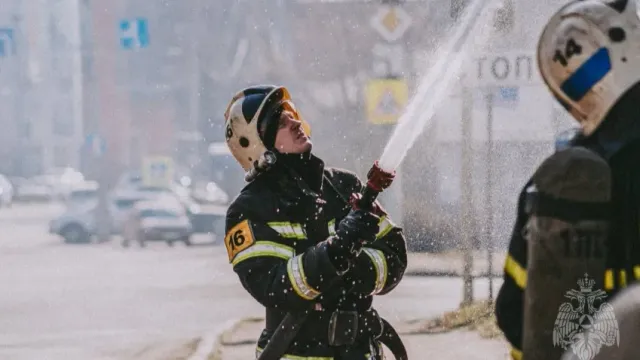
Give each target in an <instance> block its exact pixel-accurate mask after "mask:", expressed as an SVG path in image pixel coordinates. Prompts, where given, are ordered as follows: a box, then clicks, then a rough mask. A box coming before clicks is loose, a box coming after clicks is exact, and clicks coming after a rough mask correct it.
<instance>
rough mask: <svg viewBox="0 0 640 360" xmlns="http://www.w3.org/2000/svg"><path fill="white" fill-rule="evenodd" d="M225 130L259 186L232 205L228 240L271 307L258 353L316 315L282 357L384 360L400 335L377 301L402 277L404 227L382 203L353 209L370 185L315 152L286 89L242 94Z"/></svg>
mask: <svg viewBox="0 0 640 360" xmlns="http://www.w3.org/2000/svg"><path fill="white" fill-rule="evenodd" d="M225 132H226V134H225V135H226V141H227V145H228V146H229V149H230V150H231V152H232V153H233V155H234V157H235V158H236V160H237V161H238V162H239V163H240V165H241V166H242V167H243V169H244V170H245V171H246V174H247V175H246V177H245V179H246V180H247V181H248V182H249V183H248V184H247V185H246V186H245V188H244V189H243V190H242V191H241V192H240V194H239V195H238V196H237V197H236V198H235V199H234V201H233V202H232V204H231V205H230V206H229V209H228V211H227V219H226V237H225V246H226V248H227V252H228V255H229V261H230V263H231V264H232V265H233V269H234V271H235V272H236V273H237V274H238V276H239V278H240V281H241V283H242V285H243V286H244V288H245V289H246V290H247V291H248V292H249V294H251V296H253V298H255V300H256V301H258V302H259V303H260V304H262V305H263V306H264V307H265V308H266V309H265V312H266V326H265V329H264V330H263V332H262V334H261V335H260V338H259V340H258V344H257V349H256V354H257V355H256V356H257V357H258V356H259V355H260V353H261V352H262V351H263V349H264V348H265V346H266V345H267V343H268V342H269V341H281V339H273V338H272V335H273V334H274V331H275V330H276V329H277V328H278V326H279V325H280V323H281V322H282V320H283V318H284V317H285V315H286V314H287V313H289V312H294V313H295V312H308V315H307V319H306V321H305V323H304V324H303V325H302V327H301V328H300V330H299V331H298V333H297V334H296V335H295V338H294V339H293V341H291V343H290V345H289V346H287V351H286V353H285V354H283V355H282V358H295V359H336V360H338V359H340V360H352V359H354V360H355V359H362V360H365V359H374V360H377V359H382V358H383V355H382V347H381V346H380V343H381V341H383V339H387V340H388V339H391V340H390V341H392V342H396V343H398V342H400V339H399V338H398V337H397V333H395V331H394V330H393V328H391V327H390V325H389V324H388V323H387V322H386V321H384V320H383V319H382V318H381V317H380V316H379V315H378V313H377V312H376V310H375V309H373V308H372V307H371V304H372V300H373V296H374V295H384V294H387V293H389V292H390V291H391V290H393V289H394V288H395V287H396V286H397V285H398V283H399V282H400V281H401V280H402V277H403V274H404V271H405V269H406V266H407V253H406V245H405V239H404V235H403V233H402V230H401V229H400V228H399V227H397V226H396V225H394V223H393V222H392V221H391V219H389V217H388V216H387V215H386V214H385V213H384V210H383V209H382V208H381V207H380V205H379V204H378V203H376V204H375V205H376V206H375V207H374V209H375V210H372V211H366V210H361V209H353V208H352V207H351V206H350V204H349V199H350V197H351V196H352V194H355V193H359V192H360V191H361V189H362V188H363V184H362V183H361V182H360V180H359V179H358V178H357V176H356V175H355V174H353V173H351V172H348V171H345V170H340V169H336V168H330V167H325V165H324V163H323V161H322V160H321V159H319V158H318V157H316V156H315V155H313V154H312V153H311V148H312V142H311V140H310V129H309V126H308V124H307V123H306V122H305V121H304V120H303V119H302V118H301V117H300V114H299V113H298V111H297V110H296V108H295V106H294V104H293V102H292V100H291V96H290V94H289V91H288V90H287V89H286V88H284V87H279V86H267V85H265V86H253V87H249V88H246V89H244V90H242V91H240V92H239V93H238V94H236V95H235V96H234V97H233V99H232V100H231V102H230V103H229V105H228V107H227V110H226V111H225ZM238 310H239V311H241V309H238ZM400 343H401V342H400ZM385 344H386V343H385ZM392 347H393V344H392ZM390 348H391V347H390ZM287 356H289V357H287Z"/></svg>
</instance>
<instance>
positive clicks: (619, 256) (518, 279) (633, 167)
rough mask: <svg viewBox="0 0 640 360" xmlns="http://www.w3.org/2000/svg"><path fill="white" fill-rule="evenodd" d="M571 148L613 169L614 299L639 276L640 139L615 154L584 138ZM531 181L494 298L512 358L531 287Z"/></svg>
mask: <svg viewBox="0 0 640 360" xmlns="http://www.w3.org/2000/svg"><path fill="white" fill-rule="evenodd" d="M570 146H584V147H586V148H588V149H590V150H592V151H594V152H596V153H598V154H599V155H601V156H603V158H605V159H606V160H607V162H608V164H609V166H610V168H611V171H612V177H613V184H612V185H613V189H612V214H611V217H612V220H611V221H612V223H611V227H610V235H609V239H608V241H607V243H608V248H609V251H608V255H607V259H606V261H607V270H606V272H605V274H604V287H605V289H604V290H605V291H607V293H608V295H609V299H611V297H612V296H614V295H615V294H616V293H617V292H618V290H620V289H621V288H624V287H626V286H627V284H628V283H630V282H633V281H636V280H640V233H639V232H640V223H639V221H638V220H639V216H640V140H634V141H632V142H630V143H628V144H627V145H626V146H624V147H623V148H622V149H620V150H619V151H615V153H611V155H609V153H608V151H607V150H606V149H603V148H602V147H601V146H600V145H598V144H596V143H594V142H593V141H591V140H586V139H584V138H576V139H574V140H573V141H572V142H571V144H570ZM531 183H532V182H531V180H529V181H528V182H527V184H526V185H525V187H524V188H523V189H522V191H521V193H520V195H519V198H518V210H517V211H518V213H517V218H516V223H515V226H514V228H513V233H512V235H511V241H510V244H509V249H508V253H507V258H506V261H505V266H504V283H503V285H502V287H501V289H500V291H499V293H498V297H497V299H496V317H497V320H498V326H499V327H500V328H501V329H502V331H503V332H504V335H505V337H506V338H507V340H508V341H509V343H510V344H511V346H512V350H511V357H512V358H513V359H515V360H519V359H521V358H522V353H521V349H522V333H523V321H524V309H523V305H524V304H523V299H524V290H525V288H526V286H527V243H526V240H525V238H524V237H523V229H524V226H525V225H526V223H527V221H528V216H527V214H526V213H525V210H524V206H525V191H526V189H527V188H528V187H529V186H530V185H531ZM553 311H556V309H554V310H553Z"/></svg>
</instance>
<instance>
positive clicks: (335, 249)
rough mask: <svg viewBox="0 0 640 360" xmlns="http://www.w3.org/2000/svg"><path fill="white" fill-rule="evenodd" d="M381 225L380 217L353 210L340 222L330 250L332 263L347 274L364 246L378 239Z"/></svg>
mask: <svg viewBox="0 0 640 360" xmlns="http://www.w3.org/2000/svg"><path fill="white" fill-rule="evenodd" d="M379 223H380V217H378V216H377V215H375V214H373V213H371V212H369V211H365V210H360V209H357V210H351V211H350V212H349V214H347V216H345V217H344V219H342V221H340V223H339V224H338V226H337V229H336V235H335V236H334V237H333V239H330V245H329V249H328V250H329V256H330V258H331V262H332V263H333V265H334V266H335V267H336V269H337V270H338V271H339V272H341V273H343V272H346V271H347V270H348V269H349V267H350V266H351V263H352V262H353V261H354V260H355V259H356V258H357V257H358V255H359V254H360V250H362V246H363V245H364V244H365V243H367V242H373V241H374V240H375V239H376V235H377V234H378V231H379V229H380V225H379Z"/></svg>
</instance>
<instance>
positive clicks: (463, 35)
mask: <svg viewBox="0 0 640 360" xmlns="http://www.w3.org/2000/svg"><path fill="white" fill-rule="evenodd" d="M497 3H498V1H497V0H477V1H474V2H473V3H471V4H469V8H468V9H467V11H465V13H464V16H463V17H462V19H461V26H460V27H459V28H458V29H457V30H456V31H455V33H454V34H453V35H452V36H451V37H450V38H449V41H447V43H446V44H445V45H444V46H443V47H442V48H440V49H439V51H438V52H437V53H436V54H435V57H436V59H437V62H436V63H435V65H434V66H432V67H431V68H430V69H429V71H428V72H427V74H426V75H425V76H424V77H423V78H422V79H421V81H420V85H419V86H418V89H417V91H416V94H415V95H414V96H413V97H412V98H411V101H410V102H409V104H408V105H407V107H406V109H405V111H404V112H403V114H402V116H400V119H398V125H397V126H396V127H395V129H394V131H393V134H392V135H391V138H390V139H389V142H388V143H387V145H386V146H385V149H384V151H383V153H382V156H381V157H380V160H378V161H375V162H374V164H373V166H372V167H371V169H370V170H369V172H368V174H367V180H368V181H367V185H366V187H365V189H364V190H363V192H362V194H361V197H359V199H352V201H351V202H352V206H354V207H359V208H371V206H372V205H373V203H374V202H375V200H376V198H377V197H378V195H379V194H380V192H382V191H383V190H385V189H386V188H388V187H389V186H390V185H391V183H392V182H393V179H394V177H395V174H396V169H397V168H398V166H400V163H401V162H402V160H403V159H404V158H405V156H406V155H407V152H408V151H409V149H410V148H411V146H413V144H414V143H415V142H416V140H417V139H418V136H419V135H420V134H421V133H422V132H423V130H424V129H425V127H426V125H427V123H428V122H429V121H430V120H431V119H432V118H433V115H434V114H435V112H436V110H437V107H438V105H439V104H440V103H441V102H442V101H443V100H444V98H445V96H447V95H448V94H449V92H450V89H451V87H452V86H453V84H454V83H455V82H454V81H453V80H454V78H455V77H456V75H457V74H458V73H459V70H460V68H461V67H462V64H463V62H464V61H465V60H466V59H467V57H468V55H469V53H470V52H471V51H472V50H473V49H474V46H473V45H474V43H475V44H476V45H477V44H483V43H485V42H486V41H487V40H488V39H487V32H486V31H483V29H482V28H483V27H484V26H486V25H487V24H489V19H490V18H491V16H492V15H493V13H494V11H493V10H495V8H496V4H497ZM471 34H474V36H470V35H471ZM478 34H481V35H484V36H477V35H478Z"/></svg>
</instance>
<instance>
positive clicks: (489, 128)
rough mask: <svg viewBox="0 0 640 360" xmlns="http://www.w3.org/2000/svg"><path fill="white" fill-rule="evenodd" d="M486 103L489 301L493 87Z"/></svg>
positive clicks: (491, 284) (491, 250)
mask: <svg viewBox="0 0 640 360" xmlns="http://www.w3.org/2000/svg"><path fill="white" fill-rule="evenodd" d="M485 101H486V104H487V178H486V185H485V206H486V211H487V223H486V224H485V239H486V242H487V263H488V265H487V267H488V269H487V276H488V277H489V301H490V302H493V251H494V241H493V88H489V91H487V93H486V95H485Z"/></svg>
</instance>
